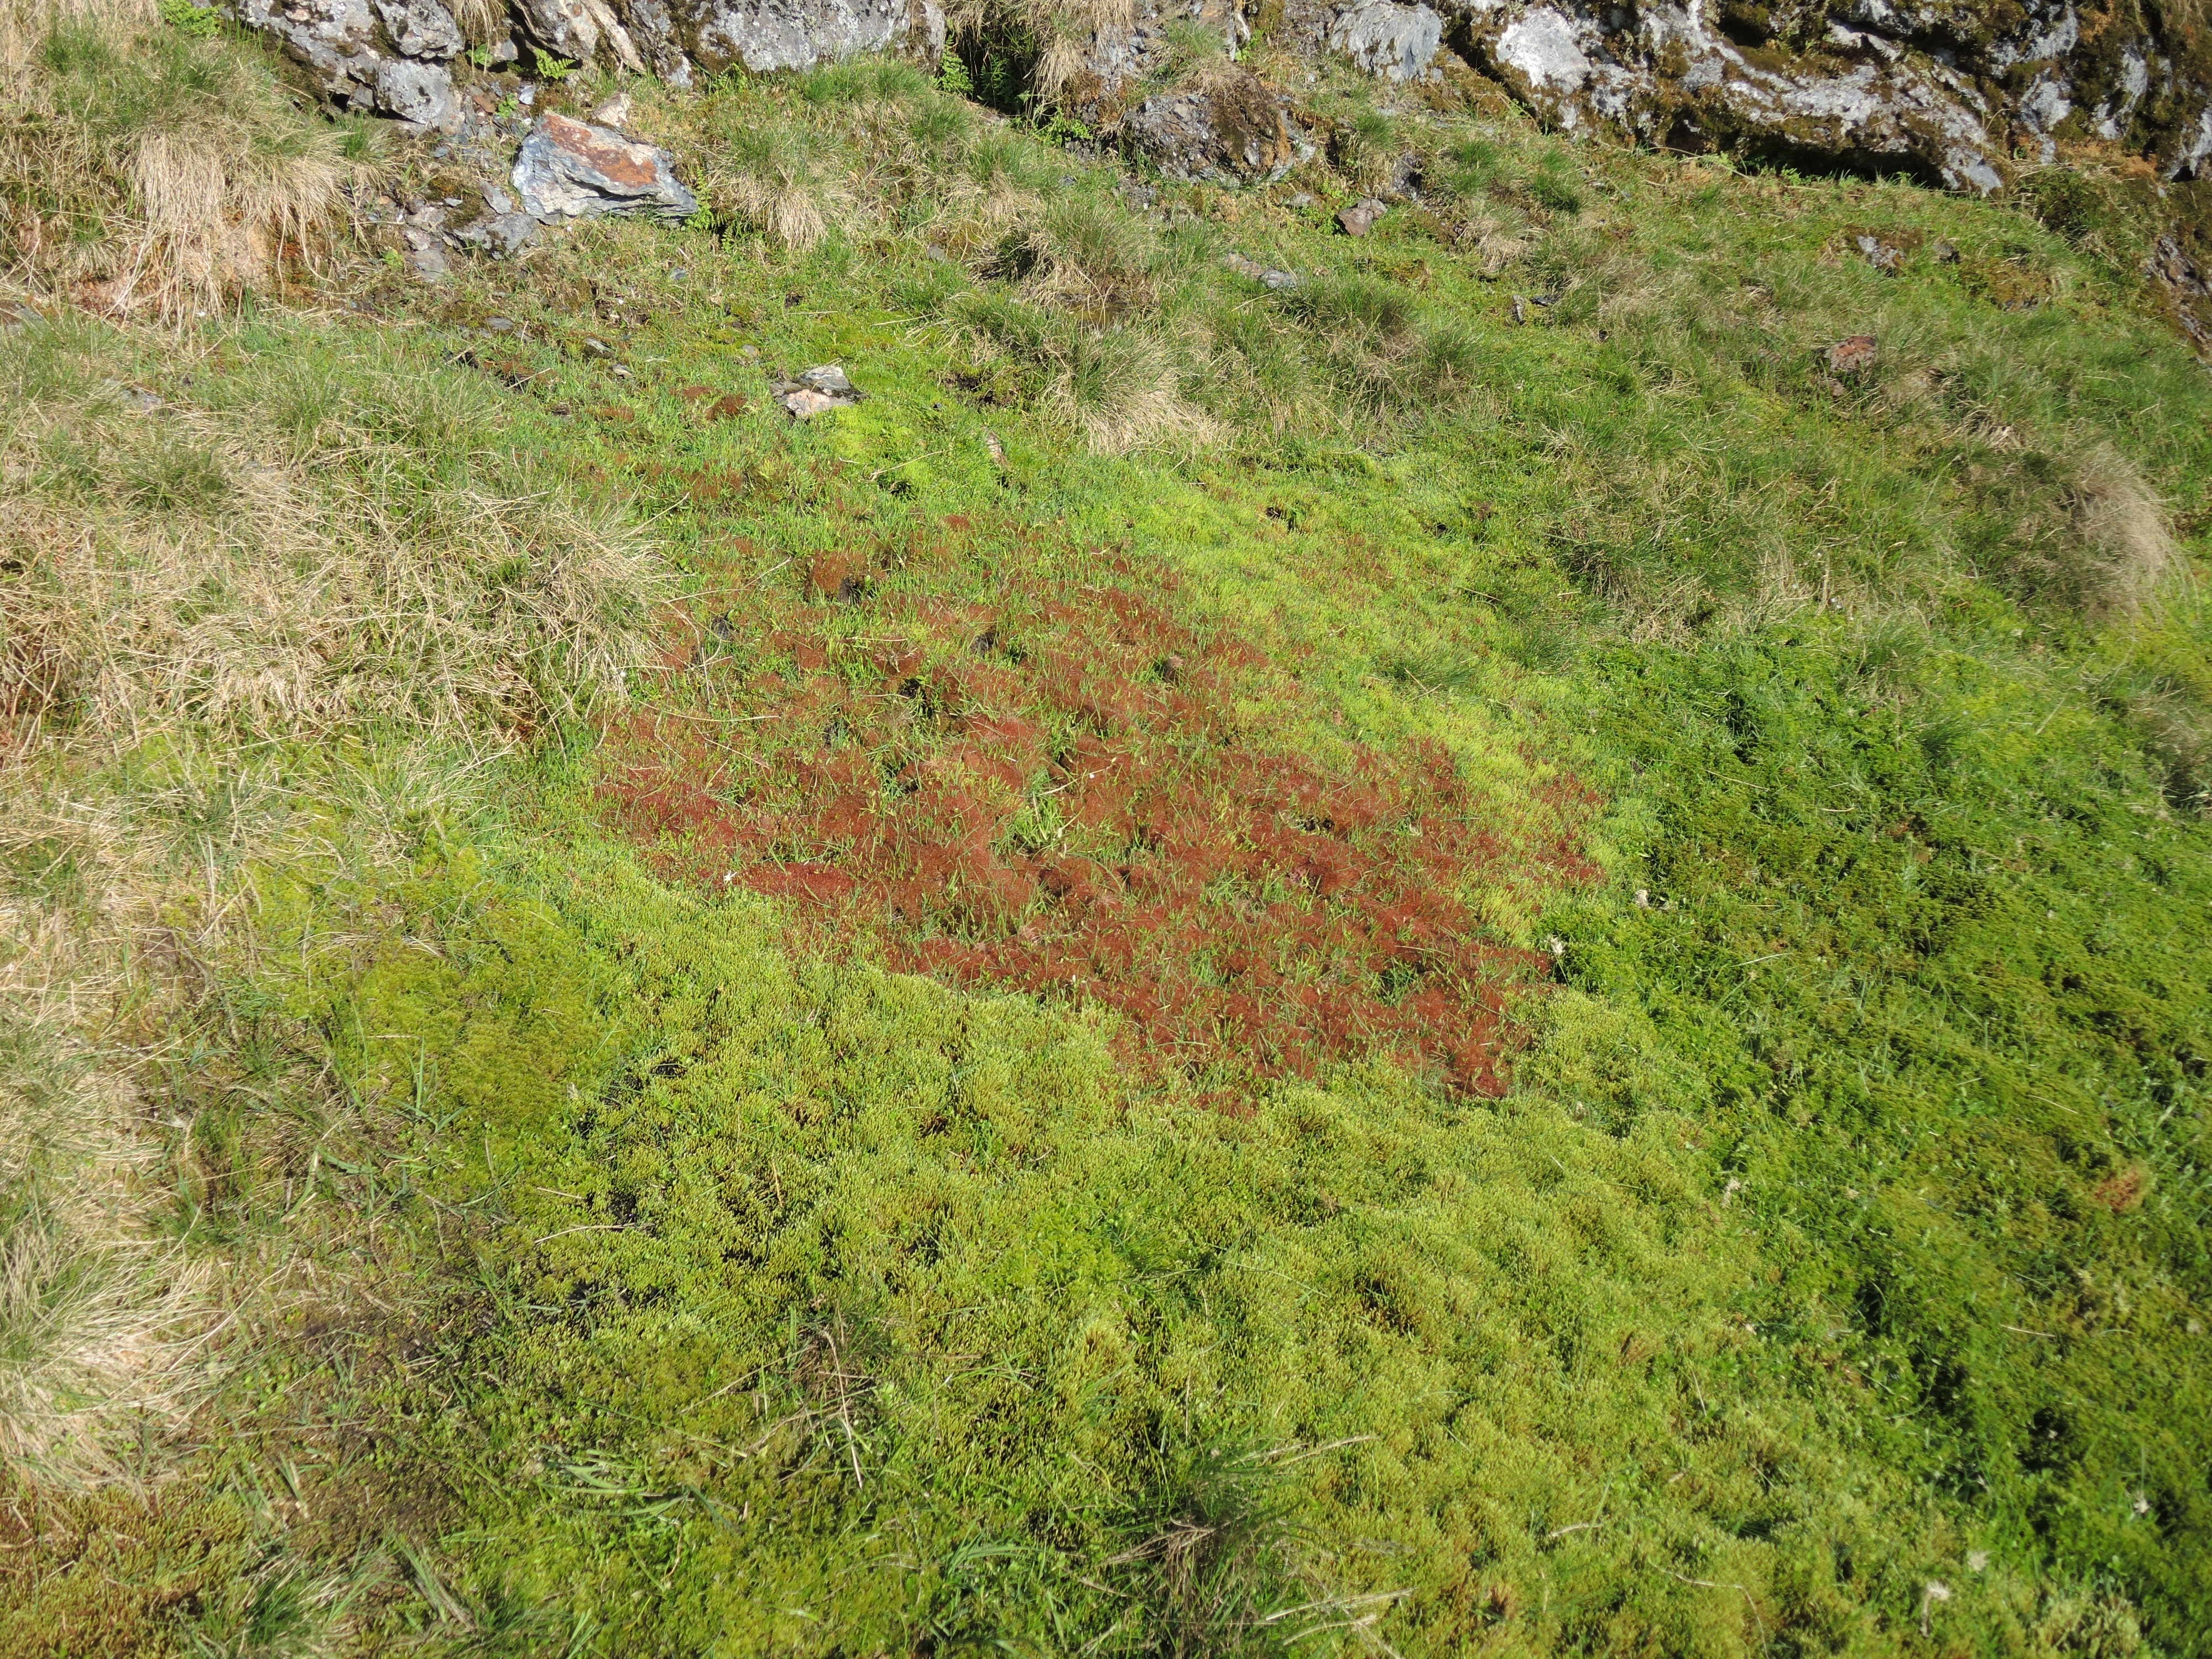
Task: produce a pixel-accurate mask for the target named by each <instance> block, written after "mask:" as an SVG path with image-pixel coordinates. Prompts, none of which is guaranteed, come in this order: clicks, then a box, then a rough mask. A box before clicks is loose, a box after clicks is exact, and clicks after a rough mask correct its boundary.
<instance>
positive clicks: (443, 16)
mask: <svg viewBox="0 0 2212 1659" xmlns="http://www.w3.org/2000/svg"><path fill="white" fill-rule="evenodd" d="M376 15H378V16H379V17H380V18H381V19H383V21H384V32H385V33H386V36H388V37H389V38H390V40H391V41H392V47H393V49H394V50H395V51H397V52H399V54H400V55H401V56H402V57H406V58H440V59H443V58H458V57H459V56H460V54H461V51H462V49H463V48H464V47H465V46H467V45H468V42H467V41H466V40H464V39H462V37H461V26H460V25H459V24H458V23H456V22H455V21H453V13H451V12H449V11H447V9H445V8H444V7H443V6H441V5H440V4H439V3H438V0H376Z"/></svg>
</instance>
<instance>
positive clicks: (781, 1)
mask: <svg viewBox="0 0 2212 1659" xmlns="http://www.w3.org/2000/svg"><path fill="white" fill-rule="evenodd" d="M237 10H238V15H240V17H241V18H243V19H244V20H245V21H248V22H250V23H252V25H253V26H254V27H257V28H261V29H264V30H266V31H268V32H269V33H271V34H273V35H275V36H276V37H278V38H279V39H281V40H283V42H284V45H285V47H286V49H287V51H289V52H290V53H291V54H292V55H293V56H295V58H298V59H299V61H300V62H301V63H302V64H307V65H308V66H309V67H310V68H312V69H313V71H314V72H315V74H316V75H317V76H319V78H320V81H321V83H322V85H323V88H324V89H325V91H326V92H327V93H328V94H330V95H331V97H332V98H334V99H337V100H342V101H343V102H345V103H347V104H349V105H351V106H356V107H359V108H373V109H376V110H380V111H382V112H386V113H388V114H391V115H394V116H398V117H399V118H402V119H404V120H408V121H412V122H416V123H418V124H421V125H426V126H432V127H436V128H439V129H440V130H441V131H451V130H452V129H453V126H454V125H456V124H457V123H458V122H459V120H460V119H461V118H462V117H463V115H464V113H465V105H464V100H462V99H461V98H460V97H459V95H457V93H456V91H455V87H454V76H453V65H454V64H456V62H457V60H459V59H461V58H463V56H464V54H467V55H469V57H470V58H472V59H473V61H474V62H475V63H477V64H479V65H483V66H494V65H500V64H514V63H516V62H518V61H522V62H524V63H526V64H528V63H530V62H532V61H533V54H535V53H538V52H544V53H550V54H551V55H553V56H554V57H556V58H562V59H565V60H567V61H568V62H570V63H589V62H593V61H598V62H601V63H604V64H607V65H608V66H610V67H612V68H617V69H621V70H629V71H631V72H633V73H640V72H651V73H653V74H656V75H659V76H661V77H662V78H663V79H665V80H666V81H668V82H671V84H673V85H676V86H679V87H681V86H686V85H689V84H690V83H691V82H692V80H693V79H694V77H695V76H697V75H699V74H702V73H704V74H720V73H722V72H725V71H727V70H749V71H751V72H754V73H761V72H765V71H769V70H794V69H807V68H810V67H811V66H813V65H814V64H819V63H823V62H825V61H830V60H835V59H838V58H847V57H849V56H851V55H853V54H854V53H856V52H883V51H892V52H903V53H907V54H909V55H911V56H913V57H915V58H916V59H918V60H920V61H921V62H924V63H925V64H928V65H930V66H932V67H933V66H934V65H935V64H937V62H938V60H939V58H941V57H942V55H943V54H944V52H945V50H946V47H947V44H948V41H949V42H950V43H951V45H952V46H955V47H956V48H957V50H958V51H959V52H961V54H962V55H963V58H968V59H969V60H970V62H971V64H973V65H974V67H975V69H976V70H978V71H979V72H980V73H981V74H983V75H985V76H987V79H988V80H989V81H990V82H991V84H992V87H993V88H994V91H996V92H997V93H998V94H1000V96H1002V97H1006V98H1008V99H1012V98H1016V97H1034V98H1036V99H1038V100H1042V103H1043V104H1044V105H1046V106H1050V107H1053V108H1056V109H1060V110H1064V111H1066V112H1068V113H1069V114H1071V115H1073V116H1074V117H1076V118H1079V119H1081V120H1082V121H1084V122H1085V124H1086V125H1090V126H1091V127H1092V128H1094V129H1096V130H1097V131H1102V132H1111V133H1117V134H1120V135H1121V136H1123V137H1126V139H1127V141H1128V142H1129V143H1131V144H1132V145H1133V146H1134V147H1135V148H1137V149H1141V150H1144V151H1146V152H1147V153H1149V154H1151V155H1153V156H1155V157H1156V158H1157V159H1158V161H1160V162H1161V163H1162V164H1163V165H1164V167H1167V168H1168V169H1169V170H1170V171H1175V172H1185V173H1200V174H1206V175H1214V174H1229V175H1235V176H1238V177H1244V178H1252V177H1267V176H1270V175H1278V176H1279V174H1280V173H1282V172H1283V171H1284V170H1285V168H1286V167H1287V166H1288V165H1289V163H1290V162H1291V160H1292V159H1293V158H1295V157H1296V156H1297V155H1298V154H1300V153H1301V151H1302V149H1304V146H1306V145H1307V144H1309V143H1311V142H1312V137H1311V135H1310V131H1308V130H1307V127H1306V124H1305V123H1304V122H1303V121H1302V120H1301V119H1300V117H1299V113H1298V111H1297V103H1296V91H1297V87H1296V85H1295V80H1296V76H1297V68H1298V65H1299V64H1300V63H1301V62H1302V61H1310V60H1312V59H1314V58H1319V57H1322V56H1323V55H1336V56H1340V57H1342V58H1346V59H1348V60H1349V61H1350V62H1352V64H1357V65H1358V66H1359V67H1360V68H1361V69H1364V70H1366V71H1368V72H1370V73H1371V74H1373V75H1376V76H1381V77H1383V78H1385V79H1388V80H1390V81H1394V82H1410V83H1413V84H1414V85H1417V86H1420V85H1433V84H1437V83H1440V82H1444V81H1447V80H1449V78H1450V77H1451V76H1454V75H1455V74H1458V73H1461V72H1463V71H1464V70H1467V69H1468V68H1473V69H1474V70H1478V71H1480V73H1481V74H1483V75H1484V76H1489V77H1492V79H1494V80H1495V81H1496V82H1498V83H1499V84H1500V85H1502V86H1503V87H1504V88H1507V89H1508V90H1509V91H1510V94H1511V95H1512V97H1513V98H1514V99H1516V100H1517V101H1519V102H1520V103H1522V105H1524V106H1526V107H1527V108H1528V109H1529V110H1531V111H1532V112H1534V113H1535V114H1536V115H1538V116H1539V117H1540V118H1542V119H1543V120H1544V121H1545V122H1547V124H1550V125H1554V126H1556V127H1558V128H1559V129H1560V130H1562V131H1585V130H1590V129H1609V130H1611V131H1617V132H1619V133H1621V134H1624V135H1626V136H1629V137H1633V138H1635V139H1636V140H1638V141H1639V142H1642V143H1649V144H1654V145H1658V146H1662V147H1663V148H1666V149H1676V150H1684V151H1690V152H1698V151H1704V150H1710V149H1724V150H1730V151H1736V152H1741V153H1743V154H1747V155H1754V156H1758V157H1761V158H1764V159H1766V160H1769V161H1778V162H1784V163H1788V164H1791V165H1796V166H1799V167H1809V168H1814V169H1823V168H1835V169H1841V170H1844V171H1848V172H1854V173H1891V172H1898V173H1908V174H1911V176H1913V177H1915V178H1919V179H1927V180H1929V181H1931V182H1941V183H1942V184H1944V185H1949V186H1951V187H1953V188H1957V189H1966V190H1976V191H1990V190H1994V189H1996V188H1998V187H1999V186H2000V185H2002V183H2003V182H2004V179H2005V178H2006V176H2007V173H2008V171H2009V170H2010V169H2011V168H2013V167H2015V166H2016V165H2018V164H2021V163H2023V162H2024V163H2028V164H2036V163H2049V162H2051V161H2055V160H2057V159H2058V158H2059V157H2060V156H2061V155H2063V154H2064V153H2065V152H2066V151H2067V150H2068V149H2069V147H2071V146H2075V145H2080V144H2105V145H2110V146H2113V147H2115V148H2116V149H2118V151H2120V152H2122V153H2124V154H2126V155H2132V156H2139V157H2141V158H2142V160H2143V161H2145V162H2146V163H2147V164H2148V165H2149V166H2150V167H2153V168H2154V169H2155V170H2156V172H2157V173H2158V174H2159V175H2160V177H2162V178H2165V179H2193V178H2194V177H2195V176H2196V174H2197V171H2198V169H2199V168H2201V167H2203V166H2204V165H2205V163H2206V162H2207V161H2208V160H2212V38H2208V35H2207V33H2206V32H2205V30H2204V29H2203V27H2202V24H2201V21H2200V20H2198V19H2197V17H2196V16H2195V14H2194V13H2193V12H2192V11H2191V10H2189V9H2185V8H2162V7H2158V6H2154V5H2148V4H2145V3H2142V0H2114V3H2112V4H2110V5H2106V6H2096V7H2091V6H2083V5H2081V4H2077V3H2075V0H2026V3H2021V0H2002V3H1996V0H1990V3H1972V0H1956V3H1952V0H1930V3H1924V4H1910V5H1892V4H1890V3H1888V0H1848V3H1844V0H1795V3H1778V4H1766V3H1759V0H1725V3H1721V4H1717V5H1708V4H1705V3H1704V0H1691V3H1688V4H1686V5H1676V4H1672V3H1662V4H1656V5H1651V6H1641V7H1636V8H1632V9H1625V8H1622V7H1620V6H1615V5H1611V4H1604V3H1595V0H1589V3H1577V0H1556V3H1546V4H1535V3H1528V0H1438V3H1437V4H1436V5H1433V6H1432V5H1429V4H1425V3H1421V4H1413V5H1407V4H1401V3H1399V0H1353V3H1348V4H1340V3H1333V0H1261V3H1256V4H1249V5H1248V4H1245V3H1243V0H1190V3H1188V4H1183V5H1163V4H1160V3H1158V0H1104V3H1101V0H1085V3H1082V4H1077V5H1068V6H1054V5H1049V4H1039V3H1036V0H977V3H971V4H968V5H965V6H959V5H956V6H955V7H954V8H952V9H951V13H950V14H948V13H947V11H946V10H945V9H941V8H939V6H938V5H937V4H936V3H935V0H513V4H512V6H511V8H510V9H507V11H505V12H502V10H501V8H500V7H499V6H498V5H497V4H495V3H493V0H471V3H469V4H465V5H462V6H461V7H460V8H459V11H456V10H451V9H447V6H446V5H445V4H444V3H442V0H305V3H291V0H281V3H280V0H237ZM1248 56H1249V57H1250V58H1254V59H1255V61H1256V64H1257V65H1258V70H1259V72H1258V73H1253V72H1251V71H1249V70H1246V71H1244V72H1241V73H1240V72H1235V71H1233V70H1230V69H1229V68H1228V65H1230V64H1235V63H1237V61H1238V60H1239V59H1241V58H1246V57H1248ZM1201 64H1203V65H1204V68H1205V71H1206V72H1203V73H1199V72H1195V71H1196V70H1198V68H1199V67H1200V65H1201Z"/></svg>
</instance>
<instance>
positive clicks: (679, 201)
mask: <svg viewBox="0 0 2212 1659" xmlns="http://www.w3.org/2000/svg"><path fill="white" fill-rule="evenodd" d="M514 188H515V191H516V193H517V194H518V195H520V197H522V206H523V210H524V211H525V212H526V213H528V214H529V215H531V216H532V217H533V218H536V219H538V220H541V221H542V220H551V219H582V218H599V217H600V216H605V215H607V214H618V213H631V214H647V215H650V216H653V217H655V218H661V219H688V218H690V216H692V215H693V214H695V213H696V212H697V211H698V210H699V198H698V197H696V196H694V195H693V194H692V193H691V192H690V191H689V190H686V189H685V188H684V185H681V184H680V183H678V180H677V178H676V173H675V171H674V169H673V168H672V167H671V166H670V165H669V159H668V152H667V151H666V150H664V149H655V148H654V147H653V145H651V144H641V143H634V142H633V141H632V140H630V139H628V138H625V137H623V136H622V134H620V133H619V132H616V131H611V130H610V129H609V128H606V127H595V126H592V125H588V124H587V123H586V122H582V121H572V120H570V119H569V118H568V117H567V116H565V115H548V116H545V117H544V118H542V119H540V120H539V121H538V125H536V126H534V127H532V129H531V130H530V134H529V136H528V137H526V138H525V139H524V140H523V141H522V149H521V151H520V153H519V154H518V155H516V156H515V158H514Z"/></svg>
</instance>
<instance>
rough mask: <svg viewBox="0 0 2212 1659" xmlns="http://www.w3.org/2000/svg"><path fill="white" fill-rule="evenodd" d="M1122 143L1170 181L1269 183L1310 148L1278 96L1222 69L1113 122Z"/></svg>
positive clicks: (1263, 85)
mask: <svg viewBox="0 0 2212 1659" xmlns="http://www.w3.org/2000/svg"><path fill="white" fill-rule="evenodd" d="M1121 137H1122V141H1123V142H1124V143H1126V144H1127V145H1128V147H1129V148H1130V149H1133V150H1134V151H1135V152H1136V153H1137V154H1139V155H1142V156H1144V157H1145V158H1146V160H1148V161H1151V162H1152V164H1153V165H1154V166H1155V167H1158V168H1159V170H1160V171H1161V172H1162V173H1165V174H1166V175H1167V176H1168V177H1170V178H1171V179H1188V180H1190V181H1192V182H1194V183H1205V184H1215V185H1258V184H1272V183H1273V182H1274V181H1275V180H1276V179H1280V178H1281V177H1282V176H1283V175H1284V174H1285V173H1288V172H1289V171H1290V170H1291V167H1294V166H1296V165H1297V161H1299V159H1300V157H1301V155H1309V154H1310V153H1311V146H1310V145H1309V144H1307V143H1304V140H1303V139H1302V138H1301V137H1300V136H1299V133H1298V131H1297V126H1296V125H1294V124H1293V123H1292V122H1291V112H1290V105H1289V102H1288V100H1285V98H1284V96H1283V94H1281V93H1280V92H1279V91H1277V90H1276V89H1275V88H1273V87H1271V86H1269V85H1268V84H1267V82H1265V81H1262V80H1261V79H1260V77H1259V76H1256V75H1252V74H1249V73H1247V72H1246V71H1244V70H1237V69H1231V68H1226V67H1224V68H1223V69H1221V70H1217V71H1216V72H1214V73H1213V74H1211V75H1209V76H1206V78H1205V79H1204V80H1203V81H1201V82H1200V83H1199V84H1198V85H1196V86H1194V87H1189V88H1185V89H1183V90H1182V91H1177V92H1169V93H1163V94H1160V95H1159V96H1158V97H1155V98H1149V99H1147V100H1145V102H1144V103H1142V104H1140V105H1139V106H1137V108H1135V109H1134V110H1133V111H1131V112H1129V113H1128V114H1127V116H1125V117H1123V118H1122V121H1121Z"/></svg>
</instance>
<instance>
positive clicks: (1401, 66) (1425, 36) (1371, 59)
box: [1328, 0, 1444, 81]
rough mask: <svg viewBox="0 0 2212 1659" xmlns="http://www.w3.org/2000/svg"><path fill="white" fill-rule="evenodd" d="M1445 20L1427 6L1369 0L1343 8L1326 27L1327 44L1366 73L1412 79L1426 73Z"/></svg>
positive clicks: (1434, 56)
mask: <svg viewBox="0 0 2212 1659" xmlns="http://www.w3.org/2000/svg"><path fill="white" fill-rule="evenodd" d="M1443 40H1444V21H1443V18H1442V17H1440V16H1438V15H1437V12H1436V10H1435V9H1434V8H1433V7H1430V6H1401V5H1399V4H1397V3H1395V0H1370V3H1367V4H1364V5H1355V6H1351V7H1348V8H1346V9H1345V10H1344V11H1343V12H1341V13H1340V14H1339V15H1338V16H1337V18H1336V21H1334V23H1332V24H1331V25H1330V26H1329V31H1328V44H1329V45H1330V46H1333V47H1334V48H1335V49H1336V50H1337V51H1339V52H1342V53H1343V54H1344V55H1345V56H1346V57H1347V58H1350V59H1351V60H1352V62H1353V63H1355V64H1358V65H1359V67H1360V68H1362V69H1364V70H1367V71H1368V72H1369V73H1370V75H1380V76H1385V77H1387V78H1388V79H1389V80H1393V81H1410V80H1413V78H1414V77H1415V76H1419V75H1421V74H1423V73H1424V72H1425V71H1426V70H1427V69H1428V67H1429V65H1430V64H1432V63H1434V62H1435V61H1436V56H1437V49H1438V48H1439V47H1441V46H1443Z"/></svg>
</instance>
